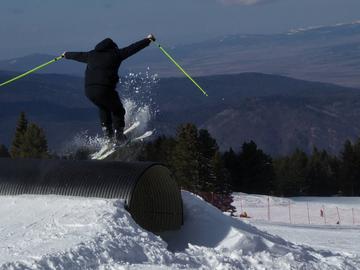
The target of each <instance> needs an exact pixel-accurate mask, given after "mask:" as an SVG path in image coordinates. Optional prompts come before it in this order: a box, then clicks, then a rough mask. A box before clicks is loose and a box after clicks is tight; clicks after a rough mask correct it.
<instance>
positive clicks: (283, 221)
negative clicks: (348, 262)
mask: <svg viewBox="0 0 360 270" xmlns="http://www.w3.org/2000/svg"><path fill="white" fill-rule="evenodd" d="M233 198H234V202H233V205H234V206H235V207H236V210H237V212H236V213H235V215H236V216H239V214H240V213H241V212H244V211H245V212H246V213H247V214H248V215H249V216H250V217H251V218H247V219H241V220H243V221H244V222H247V223H249V224H251V225H254V226H256V227H257V228H258V229H260V230H262V231H266V232H268V233H271V234H273V235H277V236H279V237H282V238H284V239H286V240H289V241H291V242H293V243H296V244H302V245H308V246H311V247H314V248H317V249H329V250H332V251H335V252H347V253H350V254H357V255H360V244H359V243H360V198H359V197H294V198H279V197H271V196H270V197H269V196H266V195H249V194H244V193H234V194H233ZM321 210H322V211H323V215H322V216H321ZM339 221H340V222H339ZM338 222H339V224H337V223H338Z"/></svg>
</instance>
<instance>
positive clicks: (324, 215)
mask: <svg viewBox="0 0 360 270" xmlns="http://www.w3.org/2000/svg"><path fill="white" fill-rule="evenodd" d="M322 208H323V214H324V223H325V224H326V214H325V206H324V205H323V206H322Z"/></svg>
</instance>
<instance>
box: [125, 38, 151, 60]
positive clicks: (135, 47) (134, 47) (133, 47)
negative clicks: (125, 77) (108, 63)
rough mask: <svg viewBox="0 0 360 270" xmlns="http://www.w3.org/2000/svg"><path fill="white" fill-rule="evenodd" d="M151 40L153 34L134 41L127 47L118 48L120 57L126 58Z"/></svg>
mask: <svg viewBox="0 0 360 270" xmlns="http://www.w3.org/2000/svg"><path fill="white" fill-rule="evenodd" d="M151 41H155V37H154V36H153V35H149V36H148V37H147V38H144V39H142V40H140V41H138V42H135V43H133V44H131V45H130V46H128V47H125V48H122V49H120V50H119V51H120V57H121V58H122V60H125V59H126V58H128V57H130V56H132V55H134V54H135V53H137V52H139V51H141V50H142V49H144V48H146V47H147V46H149V45H150V43H151Z"/></svg>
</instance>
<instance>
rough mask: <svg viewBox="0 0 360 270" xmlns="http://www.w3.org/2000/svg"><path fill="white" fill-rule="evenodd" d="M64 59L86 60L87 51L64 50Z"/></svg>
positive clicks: (83, 61) (85, 61) (84, 61)
mask: <svg viewBox="0 0 360 270" xmlns="http://www.w3.org/2000/svg"><path fill="white" fill-rule="evenodd" d="M63 55H64V57H65V59H71V60H75V61H78V62H82V63H87V62H88V57H89V53H88V52H65V53H64V54H63Z"/></svg>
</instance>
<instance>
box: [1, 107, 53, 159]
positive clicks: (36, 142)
mask: <svg viewBox="0 0 360 270" xmlns="http://www.w3.org/2000/svg"><path fill="white" fill-rule="evenodd" d="M0 157H12V158H37V159H41V158H49V157H50V155H49V153H48V145H47V140H46V136H45V133H44V131H43V129H41V128H40V127H39V126H38V125H36V124H35V123H29V122H28V120H27V119H26V115H25V113H24V112H22V113H20V116H19V119H18V122H17V126H16V131H15V135H14V138H13V141H12V144H11V147H10V150H8V149H7V147H6V146H5V145H2V144H0Z"/></svg>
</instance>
